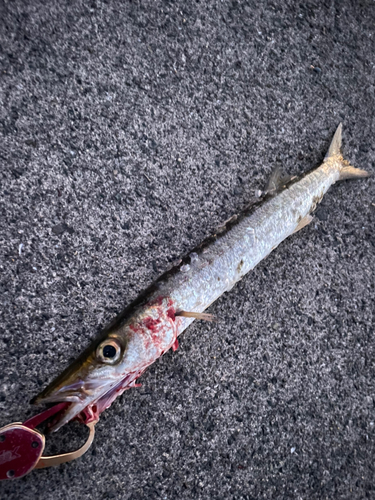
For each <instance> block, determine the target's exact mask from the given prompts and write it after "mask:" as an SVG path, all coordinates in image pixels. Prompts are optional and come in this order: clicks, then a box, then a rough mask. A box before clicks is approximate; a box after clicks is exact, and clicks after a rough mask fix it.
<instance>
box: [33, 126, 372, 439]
mask: <svg viewBox="0 0 375 500" xmlns="http://www.w3.org/2000/svg"><path fill="white" fill-rule="evenodd" d="M341 137H342V124H340V125H339V126H338V128H337V130H336V132H335V134H334V136H333V139H332V142H331V145H330V147H329V149H328V152H327V154H326V156H325V158H324V161H323V163H322V164H321V165H320V166H319V167H317V168H315V169H313V170H311V171H310V172H307V173H306V174H304V175H302V176H300V177H289V178H286V177H283V176H282V175H280V172H275V173H274V174H273V175H272V177H271V179H270V182H269V184H268V187H267V189H266V190H265V192H264V193H263V195H262V196H261V197H260V198H259V199H257V201H255V202H253V203H252V204H250V205H249V206H248V207H246V209H245V210H244V211H243V212H242V213H240V214H239V215H236V216H233V217H231V218H230V219H229V220H228V221H227V222H226V223H224V224H223V225H222V226H221V227H220V228H218V230H217V231H216V234H215V235H213V236H211V237H209V238H207V239H206V240H205V241H204V242H202V244H201V245H199V246H198V247H197V248H196V249H194V250H193V251H192V252H190V253H189V255H187V256H186V257H184V258H183V259H181V261H180V262H179V263H177V265H175V266H174V267H173V268H172V269H170V270H168V271H167V272H166V273H164V274H163V275H162V276H161V277H160V278H159V279H158V280H156V282H155V283H153V284H152V285H151V286H150V287H149V288H147V290H145V292H143V293H142V294H141V295H140V296H139V297H138V298H137V299H136V300H135V301H134V302H133V303H131V304H130V305H129V306H128V307H126V308H125V309H124V311H123V312H121V313H120V314H119V315H118V316H117V317H116V318H115V319H114V320H113V321H112V322H111V323H110V324H109V325H108V326H107V327H105V328H104V329H103V331H102V332H101V333H99V335H98V336H97V337H96V338H95V339H94V340H93V341H92V343H91V344H90V345H89V346H88V347H87V349H85V350H84V352H83V353H82V354H80V355H79V357H78V358H77V359H76V360H75V361H74V362H73V363H72V364H71V365H70V366H68V368H66V369H65V370H64V371H63V372H62V373H61V374H60V375H59V376H57V377H56V378H55V379H54V380H53V381H52V382H51V383H50V384H49V385H48V386H47V387H46V388H45V389H44V390H43V391H42V392H41V393H40V394H39V395H38V396H36V397H35V398H34V399H33V400H32V402H33V403H35V404H41V403H61V402H67V403H69V405H68V407H67V408H66V409H65V410H64V411H63V412H62V414H60V415H58V417H57V418H56V419H55V420H54V421H53V422H52V425H51V430H52V431H57V430H58V429H60V428H61V427H62V426H63V425H65V424H66V423H68V422H69V421H71V420H73V419H75V420H78V421H80V422H83V423H86V424H88V423H90V422H96V421H97V420H98V419H99V416H100V414H101V413H102V412H103V411H104V410H105V409H107V408H109V406H110V405H111V404H112V403H113V401H114V400H115V399H116V398H117V397H118V396H120V395H121V394H122V393H123V392H124V391H126V390H128V389H130V388H132V387H138V386H140V384H139V383H138V379H139V378H140V377H141V375H142V374H143V372H144V371H145V370H146V368H147V367H149V366H150V365H151V364H152V363H154V362H155V361H156V360H157V359H158V358H159V357H160V356H162V355H163V354H164V353H165V352H167V351H168V350H169V349H172V350H173V351H175V350H176V349H177V348H178V337H179V335H180V334H181V333H182V332H183V331H184V330H186V328H188V326H189V325H190V324H191V323H192V322H193V321H195V320H196V319H198V320H206V321H207V320H208V321H210V320H213V319H214V318H213V316H212V315H210V314H209V313H205V312H204V311H205V310H206V309H207V308H208V307H209V306H210V305H211V304H212V303H213V302H215V300H217V299H218V298H219V297H220V296H221V295H222V294H223V293H225V292H228V291H229V290H231V289H232V288H233V286H234V285H235V284H236V283H237V282H238V281H239V280H240V279H241V278H243V277H244V276H245V275H246V274H247V273H248V272H249V271H251V270H252V269H254V267H255V266H256V265H257V264H258V263H259V262H260V261H261V260H262V259H264V258H265V257H267V255H269V254H270V252H272V251H273V250H274V249H275V248H276V247H277V246H278V245H279V244H280V243H281V242H282V241H284V240H285V239H286V238H287V237H288V236H290V235H292V234H294V233H296V232H298V231H300V230H301V229H302V228H304V227H305V226H307V225H308V224H310V223H311V221H312V220H313V217H312V216H311V213H312V212H313V211H314V210H315V209H316V207H317V205H318V204H319V203H320V202H321V200H322V198H323V196H324V195H325V193H326V192H327V191H328V189H329V188H330V186H332V185H333V184H335V182H337V181H340V180H345V179H355V178H364V177H367V176H368V175H369V173H368V172H367V171H365V170H362V169H359V168H355V167H353V166H351V165H350V164H349V162H348V161H346V160H345V159H344V158H343V156H342V153H341V142H342V138H341Z"/></svg>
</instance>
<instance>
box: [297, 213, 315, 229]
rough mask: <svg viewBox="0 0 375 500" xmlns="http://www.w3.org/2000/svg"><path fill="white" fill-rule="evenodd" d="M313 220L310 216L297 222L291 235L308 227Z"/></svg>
mask: <svg viewBox="0 0 375 500" xmlns="http://www.w3.org/2000/svg"><path fill="white" fill-rule="evenodd" d="M313 220H314V217H312V216H311V215H306V216H305V217H304V218H303V219H301V220H300V221H299V223H298V226H297V227H296V228H295V230H294V231H293V234H294V233H298V231H300V230H301V229H303V228H304V227H305V226H308V225H309V224H310V222H312V221H313Z"/></svg>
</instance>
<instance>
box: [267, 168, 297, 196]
mask: <svg viewBox="0 0 375 500" xmlns="http://www.w3.org/2000/svg"><path fill="white" fill-rule="evenodd" d="M291 179H292V176H291V175H284V174H283V172H282V170H281V167H280V166H277V167H275V168H274V170H273V172H272V174H271V177H270V178H269V181H268V183H267V186H266V189H265V190H264V193H265V194H273V193H277V192H278V191H280V190H281V189H282V188H283V187H285V185H286V184H288V182H289V181H290V180H291Z"/></svg>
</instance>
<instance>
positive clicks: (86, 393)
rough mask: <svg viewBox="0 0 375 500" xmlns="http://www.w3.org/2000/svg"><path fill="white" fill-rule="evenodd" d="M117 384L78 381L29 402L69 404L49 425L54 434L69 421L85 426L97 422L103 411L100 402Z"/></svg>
mask: <svg viewBox="0 0 375 500" xmlns="http://www.w3.org/2000/svg"><path fill="white" fill-rule="evenodd" d="M121 382H122V380H121V381H120V383H121ZM118 384H119V383H118V381H117V380H105V381H103V380H101V381H97V382H95V381H92V382H89V383H87V382H84V381H82V380H78V381H76V382H74V383H72V384H69V385H66V386H63V387H61V388H58V389H55V390H53V391H51V392H49V393H47V394H46V395H45V396H44V394H43V393H41V394H40V395H39V396H37V397H35V398H34V399H33V400H31V403H33V404H45V403H46V404H48V403H64V402H66V403H70V405H69V406H68V408H67V409H66V410H65V411H63V412H62V413H61V414H58V415H57V416H56V418H55V419H54V420H53V421H52V422H51V424H50V425H49V430H50V431H51V432H56V431H58V430H59V429H60V428H61V427H62V426H63V425H65V424H67V423H68V422H70V421H71V420H78V421H79V422H81V423H85V424H88V423H90V422H93V421H97V420H99V415H100V413H101V412H102V411H104V409H105V408H103V404H102V403H101V402H102V400H103V399H107V398H108V397H109V396H110V395H111V394H112V393H113V391H114V390H115V389H116V387H117V386H118Z"/></svg>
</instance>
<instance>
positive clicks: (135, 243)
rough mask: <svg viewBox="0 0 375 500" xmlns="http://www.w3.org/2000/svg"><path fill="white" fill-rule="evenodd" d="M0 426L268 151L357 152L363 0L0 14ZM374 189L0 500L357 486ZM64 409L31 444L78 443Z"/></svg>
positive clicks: (210, 219)
mask: <svg viewBox="0 0 375 500" xmlns="http://www.w3.org/2000/svg"><path fill="white" fill-rule="evenodd" d="M0 20H1V22H0V78H1V83H0V85H1V88H0V91H1V94H0V96H1V103H0V104H1V107H0V133H1V140H0V159H1V167H0V168H1V171H0V179H1V181H0V182H1V186H0V199H1V224H0V245H1V249H0V251H1V253H0V271H1V274H0V280H1V281H0V286H1V296H0V297H1V311H0V314H1V316H0V328H1V337H0V366H1V371H0V383H1V385H0V409H1V413H0V425H5V424H7V423H9V422H12V421H15V420H16V421H19V420H22V419H25V418H26V417H28V416H31V415H33V414H34V413H35V412H36V409H35V408H33V407H31V406H30V405H29V400H30V398H31V397H32V396H34V395H35V394H37V393H38V392H39V391H40V390H41V389H42V388H43V387H45V385H46V384H47V383H48V381H50V380H51V379H52V378H53V377H54V376H55V375H57V374H58V373H59V372H60V371H61V370H62V369H63V368H64V367H66V366H67V364H68V363H69V362H70V361H71V360H73V359H74V358H75V357H76V355H77V354H78V353H79V352H80V351H81V350H82V349H83V348H84V347H85V346H86V345H87V343H88V342H89V340H90V339H91V338H92V337H93V336H94V335H95V334H96V333H97V332H98V331H99V330H100V328H101V327H103V326H104V325H105V324H106V323H107V322H108V321H109V320H111V319H112V318H113V316H114V315H116V314H117V313H118V312H120V311H121V309H122V308H123V307H124V306H125V305H126V304H128V303H129V302H130V301H131V300H132V299H133V298H135V297H136V296H137V294H138V293H139V292H141V291H142V290H143V289H144V288H145V287H146V286H147V285H149V284H150V283H151V282H152V281H153V280H154V279H155V278H156V277H157V276H158V275H159V274H160V273H161V272H163V271H164V270H165V269H166V268H167V267H168V265H169V264H170V263H171V262H172V261H174V260H175V259H176V258H178V257H179V256H181V255H183V254H185V253H186V252H188V251H189V250H190V249H192V248H193V247H194V246H195V245H196V244H198V243H199V242H200V241H201V240H202V239H203V238H204V237H205V236H207V235H209V234H210V233H212V232H213V231H214V229H215V227H216V226H217V225H219V224H220V223H221V222H223V221H224V220H226V219H228V218H229V217H230V216H231V215H232V214H233V213H236V212H238V211H239V210H240V209H241V208H242V207H243V206H244V205H245V203H246V201H247V200H248V199H250V198H251V197H252V196H253V195H254V193H255V192H256V191H257V190H259V189H262V187H263V186H264V184H265V183H266V182H267V178H268V177H269V175H270V172H271V171H272V170H273V169H274V168H275V167H276V166H278V165H281V166H282V167H283V168H284V170H285V171H286V172H289V173H301V172H304V171H306V170H308V169H310V168H312V167H314V166H317V165H318V164H319V163H320V162H321V161H322V159H323V157H324V154H325V152H326V150H327V148H328V145H329V142H330V140H331V137H332V134H333V132H334V130H335V128H336V126H337V125H338V123H339V122H340V121H343V124H344V153H345V156H346V158H347V159H348V160H350V161H351V163H352V164H354V165H355V166H358V167H361V168H366V169H368V170H369V171H372V172H374V166H375V140H374V132H375V127H374V125H375V121H374V120H375V119H374V116H375V67H374V53H375V30H374V23H375V4H374V2H371V1H365V0H362V1H348V0H345V1H341V2H318V1H304V2H301V3H298V2H293V1H291V0H282V1H281V0H273V1H272V2H256V1H250V2H240V1H238V2H236V1H232V2H227V1H207V2H205V1H201V2H199V1H191V0H185V1H182V0H181V1H175V2H172V1H171V2H162V1H152V0H148V1H147V0H145V1H141V2H140V1H126V2H125V1H124V2H120V1H101V0H94V1H87V2H84V1H69V2H58V1H57V0H56V1H49V2H44V1H43V2H39V1H37V0H33V1H31V2H27V1H25V2H22V1H20V0H12V1H6V0H3V1H2V2H1V5H0ZM374 211H375V199H374V181H373V178H370V179H367V180H362V181H358V182H345V183H341V184H339V185H336V186H334V187H333V188H332V189H331V190H330V192H329V193H328V194H327V195H326V197H325V199H324V200H323V202H322V204H321V206H320V207H319V209H318V210H317V214H316V218H315V221H314V223H313V224H311V225H310V226H309V227H307V228H305V229H304V230H303V231H301V232H300V233H299V234H297V235H294V236H292V237H291V238H289V239H288V240H287V241H285V242H284V243H283V244H281V245H280V246H279V248H278V249H277V250H276V251H275V252H273V253H272V254H271V255H270V256H269V257H268V258H267V259H265V260H264V261H263V262H262V263H261V264H260V265H258V267H257V268H256V269H255V270H254V271H253V272H251V273H250V274H249V275H247V276H246V277H245V278H244V279H243V280H242V282H240V283H239V284H238V285H237V286H236V287H235V288H234V289H233V290H232V291H231V292H230V293H228V294H226V295H225V296H223V297H222V298H221V299H220V300H218V301H217V302H216V303H215V304H214V305H213V306H212V307H211V308H210V312H211V313H213V314H215V315H217V316H218V317H219V322H218V323H216V324H208V323H203V322H196V323H195V324H194V325H192V326H191V327H190V328H189V329H188V331H187V332H186V333H185V334H184V335H183V337H182V338H181V340H180V348H179V350H178V351H177V352H175V353H172V352H168V353H167V354H166V355H165V356H164V357H163V358H162V359H160V360H159V361H157V362H156V363H155V364H154V365H153V366H152V367H151V368H149V369H148V371H147V372H146V373H145V374H144V375H143V376H142V380H141V381H142V383H143V386H142V388H141V389H138V390H131V391H128V392H126V393H125V394H124V395H123V396H122V397H121V398H119V399H118V400H117V401H116V402H115V403H114V404H113V405H112V407H111V408H110V409H109V410H107V411H106V412H105V413H104V414H102V417H101V419H100V422H99V423H98V425H97V436H96V439H95V443H94V445H93V446H92V448H91V449H90V451H89V452H88V453H87V454H86V455H85V456H84V457H83V458H82V459H80V460H78V461H76V462H73V463H71V464H66V465H62V466H60V467H57V468H54V469H48V470H42V471H35V472H33V473H32V474H30V475H29V476H27V477H25V478H23V479H21V480H19V481H14V482H6V483H2V484H1V485H0V497H1V498H2V499H17V500H18V499H24V498H25V499H54V500H55V499H56V500H57V499H73V498H74V499H75V498H77V499H78V498H79V499H80V500H83V499H86V498H91V499H103V500H104V499H107V498H115V499H116V498H118V499H132V500H133V499H134V500H136V499H144V498H147V499H148V498H150V499H159V498H160V499H168V500H170V499H176V498H184V499H193V498H194V499H271V498H272V499H285V498H288V499H289V498H291V499H364V498H375V484H374V474H375V465H374V463H375V449H374V448H375V445H374V434H375V425H374V422H375V382H374V371H375V364H374V363H375V361H374V355H375V342H374V297H375V290H374V275H375V270H374V253H375V252H374V246H375V232H374ZM85 435H86V431H85V429H84V427H82V426H80V425H78V424H69V425H68V426H66V427H64V428H63V429H62V430H61V431H60V432H59V433H58V434H56V435H53V436H51V437H49V439H48V443H49V444H48V450H47V451H48V452H49V453H54V452H58V451H62V450H68V449H74V448H76V447H78V446H79V444H80V443H82V441H83V440H84V437H85Z"/></svg>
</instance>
